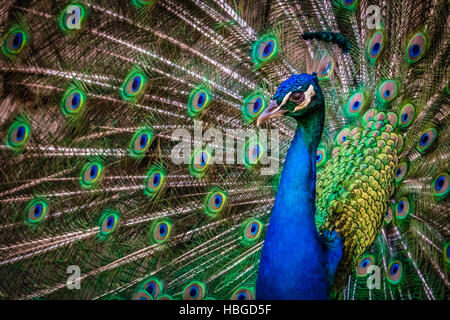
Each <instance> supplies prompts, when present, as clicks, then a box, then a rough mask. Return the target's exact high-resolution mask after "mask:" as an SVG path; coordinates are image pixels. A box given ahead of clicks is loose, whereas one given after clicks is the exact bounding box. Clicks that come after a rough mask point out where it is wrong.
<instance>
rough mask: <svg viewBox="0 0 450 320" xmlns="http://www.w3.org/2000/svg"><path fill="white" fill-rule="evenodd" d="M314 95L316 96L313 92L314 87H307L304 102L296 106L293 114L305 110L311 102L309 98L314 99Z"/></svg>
mask: <svg viewBox="0 0 450 320" xmlns="http://www.w3.org/2000/svg"><path fill="white" fill-rule="evenodd" d="M291 93H292V92H291ZM315 95H316V93H315V92H314V87H313V86H312V85H309V87H308V90H306V91H305V100H303V102H302V103H300V104H299V105H298V106H296V107H295V109H294V111H293V112H296V111H298V110H301V109H303V108H305V107H306V106H307V105H308V104H309V103H310V102H311V98H312V97H314V96H315ZM286 96H288V95H286ZM283 101H284V99H283Z"/></svg>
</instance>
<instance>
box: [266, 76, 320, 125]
mask: <svg viewBox="0 0 450 320" xmlns="http://www.w3.org/2000/svg"><path fill="white" fill-rule="evenodd" d="M324 106H325V104H324V98H323V94H322V90H321V89H320V86H319V80H318V79H317V74H316V73H315V72H314V73H313V74H312V75H311V74H306V73H302V74H294V75H292V76H291V77H290V78H289V79H287V80H285V81H284V82H283V83H282V84H281V85H280V86H279V87H278V89H277V91H276V93H275V95H274V96H273V98H272V101H271V102H270V104H269V105H268V106H267V108H266V109H265V110H264V111H263V112H262V113H261V115H260V116H259V117H258V121H257V125H260V124H261V123H263V122H264V121H265V120H267V119H271V118H278V117H281V116H282V115H285V116H290V117H292V118H294V119H295V120H297V121H298V122H299V121H301V120H302V119H304V118H306V117H307V116H309V115H310V114H312V113H317V112H324V111H325V107H324Z"/></svg>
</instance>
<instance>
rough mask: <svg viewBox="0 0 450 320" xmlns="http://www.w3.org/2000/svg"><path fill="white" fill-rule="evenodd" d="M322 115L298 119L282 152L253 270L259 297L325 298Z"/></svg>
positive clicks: (326, 294) (326, 292) (326, 288)
mask: <svg viewBox="0 0 450 320" xmlns="http://www.w3.org/2000/svg"><path fill="white" fill-rule="evenodd" d="M322 129H323V114H322V115H321V114H315V115H311V116H310V117H309V118H306V119H303V120H302V121H301V122H299V123H298V125H297V128H296V131H295V136H294V139H293V141H292V143H291V146H290V148H289V151H288V154H287V156H286V161H285V164H284V168H283V173H282V175H281V180H280V185H279V188H278V193H277V196H276V199H275V204H274V207H273V209H272V215H271V218H270V223H269V227H268V230H267V233H266V237H265V240H264V247H263V251H262V255H261V260H260V267H259V271H258V281H257V286H256V295H257V298H258V299H327V298H328V287H327V277H328V273H327V269H326V257H325V254H324V249H323V245H322V241H321V239H320V238H319V234H318V233H317V230H316V225H315V219H314V215H315V212H316V204H315V194H316V165H315V163H316V152H317V146H318V144H319V141H320V136H321V134H322Z"/></svg>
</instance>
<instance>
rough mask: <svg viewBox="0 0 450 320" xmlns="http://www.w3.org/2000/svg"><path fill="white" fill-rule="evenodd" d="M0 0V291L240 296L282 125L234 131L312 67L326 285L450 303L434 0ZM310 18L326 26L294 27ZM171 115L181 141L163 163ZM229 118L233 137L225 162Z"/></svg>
mask: <svg viewBox="0 0 450 320" xmlns="http://www.w3.org/2000/svg"><path fill="white" fill-rule="evenodd" d="M4 2H5V3H4V4H2V5H3V7H2V10H1V13H0V17H1V18H0V33H1V40H2V42H1V46H2V48H1V50H0V70H1V71H0V79H1V84H0V95H1V99H0V100H1V101H0V102H1V107H0V140H1V141H0V243H1V244H0V296H1V297H2V298H6V299H17V298H20V299H36V298H44V299H54V298H58V299H79V298H83V299H131V298H136V299H138V298H139V299H140V298H142V299H172V298H173V299H184V298H185V299H191V298H194V299H198V298H204V299H231V298H233V299H244V298H245V299H248V298H254V297H255V281H256V272H257V270H258V263H259V257H260V252H261V248H262V244H263V241H264V236H265V232H266V230H267V227H268V225H269V223H268V222H269V215H270V211H271V208H272V206H273V202H274V197H275V193H274V192H273V191H274V190H276V189H277V187H278V184H279V177H280V176H279V173H280V171H281V169H282V166H283V164H284V159H285V155H286V152H287V149H288V148H289V145H290V143H291V139H292V135H293V132H294V128H295V123H294V122H293V121H291V120H289V119H283V120H278V119H277V120H273V121H272V122H270V123H269V124H268V125H267V127H263V129H264V128H267V129H277V130H278V131H277V132H278V135H279V139H278V141H275V140H274V141H272V140H270V139H269V140H268V142H267V144H265V143H263V142H261V144H260V147H256V145H258V144H257V143H254V142H255V140H252V137H253V136H250V137H246V138H242V137H240V136H239V134H237V133H236V132H234V131H232V130H237V129H243V128H245V129H256V121H255V120H256V119H257V118H258V116H259V115H260V114H261V113H262V112H263V111H264V109H265V108H266V107H267V105H268V103H269V101H268V97H271V96H272V95H273V93H274V92H275V90H276V89H277V87H278V86H279V85H280V84H281V83H282V82H283V81H284V80H286V79H287V78H289V77H290V76H291V75H292V74H300V73H306V72H308V73H310V74H311V73H312V72H314V71H315V72H317V75H318V78H319V84H320V86H321V88H322V91H323V93H324V97H325V102H326V118H325V130H324V133H323V135H322V140H321V141H320V145H319V149H318V153H317V155H318V157H317V172H318V179H317V187H316V189H317V215H316V224H317V228H318V230H320V231H322V230H329V229H332V230H336V231H337V232H338V233H339V234H340V235H341V236H343V237H345V246H346V249H345V257H344V260H343V261H342V263H341V265H340V266H339V269H338V277H337V281H336V290H335V292H336V294H337V298H342V299H413V298H417V299H448V296H449V282H448V274H449V253H448V252H449V251H448V250H449V236H450V235H449V230H448V221H449V215H448V212H449V210H448V208H449V197H448V181H449V165H448V157H449V153H450V145H449V141H450V139H449V138H450V137H449V132H450V130H449V122H448V118H449V108H448V105H449V93H450V91H449V87H448V83H449V77H448V76H449V66H448V62H447V61H448V43H449V41H448V38H447V37H445V34H446V31H447V30H446V27H445V26H446V25H447V24H446V22H447V17H448V12H449V4H448V2H447V1H443V0H439V1H434V2H426V1H421V2H417V1H413V0H407V1H400V0H395V1H389V2H381V1H379V2H377V1H375V2H374V1H365V0H360V1H341V0H333V1H328V0H325V1H322V0H311V1H295V3H293V2H292V1H287V0H286V1H285V0H281V1H269V0H267V1H263V3H259V2H255V1H216V0H207V1H144V0H124V1H109V0H79V1H70V0H69V1H37V0H33V1H21V0H9V1H4ZM370 5H378V6H379V8H380V9H381V12H382V13H383V14H382V15H381V21H380V22H381V23H380V24H379V25H378V26H375V27H374V28H372V29H370V28H369V27H368V24H367V17H368V16H369V15H370V14H371V12H372V11H371V10H369V6H370ZM399 17H401V19H400V20H399ZM319 31H332V32H333V33H334V34H335V35H341V36H342V38H341V37H340V36H339V37H338V38H337V39H335V40H336V41H337V42H336V41H335V42H333V43H329V42H328V43H327V42H323V41H320V40H317V39H316V38H314V39H311V38H310V39H307V40H305V39H303V38H301V35H302V34H305V33H306V32H313V33H316V32H319ZM326 35H327V33H325V34H321V37H326ZM343 38H345V39H347V41H348V44H350V47H349V48H347V46H345V43H344V46H343V43H342V41H341V40H342V39H343ZM322 40H323V39H322ZM339 45H341V47H339ZM342 47H343V48H347V49H349V50H344V51H348V54H345V53H343V50H342ZM194 121H201V123H202V133H200V134H197V133H195V132H194V131H195V123H196V122H194ZM177 129H186V130H187V132H188V134H189V143H190V146H191V149H190V150H191V151H193V152H192V153H190V154H188V156H187V157H186V160H185V161H179V162H176V161H173V159H174V157H175V156H174V155H173V154H172V151H173V150H174V149H175V147H176V146H178V145H179V143H180V142H181V141H183V138H184V137H181V136H176V133H177V131H176V130H177ZM227 130H229V136H228V137H232V138H234V139H235V140H238V142H240V143H241V144H242V145H243V146H244V147H245V151H244V152H243V153H241V154H235V155H234V161H231V160H230V161H227V158H226V156H227V154H226V151H227V150H228V146H226V143H225V142H226V136H227V134H226V133H227ZM269 131H270V130H269ZM206 132H208V134H206ZM217 132H219V133H220V134H217ZM199 136H201V137H203V138H204V143H203V145H197V144H200V139H199ZM236 138H237V139H236ZM241 138H242V139H241ZM248 138H250V139H248ZM235 140H233V145H235V146H237V145H238V143H236V144H234V142H235ZM258 142H259V141H258ZM221 143H222V144H221ZM277 145H278V146H279V151H280V163H279V168H278V167H275V168H274V172H273V174H271V175H266V174H262V173H261V171H260V170H261V168H263V167H267V164H265V163H261V162H262V161H261V159H262V158H260V156H261V157H262V156H264V153H268V155H269V158H276V157H277V156H276V154H274V153H272V151H273V148H276V146H277ZM220 151H223V154H222V155H223V157H222V159H221V160H222V161H215V159H214V157H216V156H221V152H220ZM277 164H278V163H277ZM301 169H302V168H299V170H301ZM293 192H294V191H293ZM311 192H313V191H311ZM290 249H291V250H295V248H290ZM69 266H78V267H79V268H80V271H81V276H82V280H81V289H80V290H71V289H69V288H68V287H67V278H68V273H67V268H68V267H69ZM371 266H376V267H379V271H380V287H379V288H368V286H367V280H368V278H369V274H370V272H369V271H368V270H369V268H370V267H371ZM294 280H295V281H299V280H298V279H294Z"/></svg>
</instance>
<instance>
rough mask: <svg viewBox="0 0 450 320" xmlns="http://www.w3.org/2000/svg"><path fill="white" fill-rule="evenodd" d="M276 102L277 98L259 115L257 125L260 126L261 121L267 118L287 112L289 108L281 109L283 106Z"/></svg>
mask: <svg viewBox="0 0 450 320" xmlns="http://www.w3.org/2000/svg"><path fill="white" fill-rule="evenodd" d="M282 106H283V104H281V105H280V106H279V105H278V103H277V102H276V100H272V101H271V102H270V103H269V105H268V106H267V108H266V109H265V110H264V111H263V112H262V113H261V114H260V115H259V117H258V120H257V121H256V125H257V126H260V125H261V123H263V122H264V121H265V120H267V119H271V118H276V117H280V116H281V115H282V114H283V113H285V112H286V111H287V110H281V107H282Z"/></svg>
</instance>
